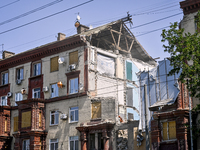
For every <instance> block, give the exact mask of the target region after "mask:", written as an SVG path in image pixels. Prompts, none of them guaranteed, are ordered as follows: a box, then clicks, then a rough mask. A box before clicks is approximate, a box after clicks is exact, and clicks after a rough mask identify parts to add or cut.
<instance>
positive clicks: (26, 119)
mask: <svg viewBox="0 0 200 150" xmlns="http://www.w3.org/2000/svg"><path fill="white" fill-rule="evenodd" d="M30 126H31V111H27V112H23V113H22V123H21V127H22V128H24V127H30Z"/></svg>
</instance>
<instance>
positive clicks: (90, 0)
mask: <svg viewBox="0 0 200 150" xmlns="http://www.w3.org/2000/svg"><path fill="white" fill-rule="evenodd" d="M92 1H94V0H89V1H86V2H84V3H81V4H79V5H76V6H73V7H70V8H68V9H65V10H62V11H59V12H57V13H54V14H51V15H48V16H46V17H43V18H40V19H37V20H34V21H31V22H29V23H26V24H23V25H20V26H18V27H15V28H12V29H9V30H6V31H3V32H0V34H4V33H7V32H10V31H13V30H16V29H18V28H21V27H24V26H27V25H29V24H32V23H35V22H38V21H41V20H44V19H47V18H50V17H52V16H55V15H58V14H61V13H63V12H66V11H69V10H71V9H74V8H77V7H80V6H82V5H85V4H87V3H90V2H92Z"/></svg>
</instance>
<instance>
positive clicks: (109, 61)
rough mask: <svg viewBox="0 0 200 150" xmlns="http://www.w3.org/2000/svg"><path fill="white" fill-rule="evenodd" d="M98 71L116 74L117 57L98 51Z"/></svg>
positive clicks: (110, 74) (112, 75)
mask: <svg viewBox="0 0 200 150" xmlns="http://www.w3.org/2000/svg"><path fill="white" fill-rule="evenodd" d="M97 71H98V72H99V73H100V74H105V75H107V76H111V77H114V76H115V59H114V58H112V57H109V56H105V55H102V54H99V53H97Z"/></svg>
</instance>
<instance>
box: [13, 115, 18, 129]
mask: <svg viewBox="0 0 200 150" xmlns="http://www.w3.org/2000/svg"><path fill="white" fill-rule="evenodd" d="M13 131H14V132H16V131H18V116H17V117H14V129H13Z"/></svg>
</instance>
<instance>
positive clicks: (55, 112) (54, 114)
mask: <svg viewBox="0 0 200 150" xmlns="http://www.w3.org/2000/svg"><path fill="white" fill-rule="evenodd" d="M52 112H53V113H52ZM52 116H54V123H52ZM56 117H58V118H57V119H56ZM56 120H58V122H56ZM58 124H59V112H58V110H52V111H50V126H54V125H58Z"/></svg>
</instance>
